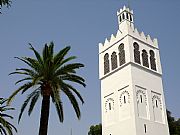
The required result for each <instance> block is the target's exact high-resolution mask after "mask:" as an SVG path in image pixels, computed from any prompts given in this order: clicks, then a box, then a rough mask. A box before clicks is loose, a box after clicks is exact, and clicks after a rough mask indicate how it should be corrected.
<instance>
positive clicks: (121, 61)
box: [118, 43, 126, 66]
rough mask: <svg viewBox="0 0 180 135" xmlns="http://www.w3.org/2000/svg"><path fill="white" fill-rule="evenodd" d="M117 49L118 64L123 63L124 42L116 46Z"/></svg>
mask: <svg viewBox="0 0 180 135" xmlns="http://www.w3.org/2000/svg"><path fill="white" fill-rule="evenodd" d="M118 49H119V65H120V66H121V65H123V64H125V62H126V61H125V50H124V44H123V43H121V44H120V45H119V47H118Z"/></svg>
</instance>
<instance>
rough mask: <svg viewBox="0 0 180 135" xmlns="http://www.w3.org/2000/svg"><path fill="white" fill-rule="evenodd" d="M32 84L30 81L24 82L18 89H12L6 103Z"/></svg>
mask: <svg viewBox="0 0 180 135" xmlns="http://www.w3.org/2000/svg"><path fill="white" fill-rule="evenodd" d="M32 86H33V84H32V83H31V82H29V83H26V84H24V85H22V86H21V87H19V89H17V90H16V91H14V92H13V93H12V95H11V96H10V97H9V98H8V101H7V104H8V105H9V104H10V102H11V101H12V100H13V98H14V97H15V96H16V95H17V94H18V93H19V92H20V91H22V93H24V92H25V91H26V90H28V89H29V88H30V87H32Z"/></svg>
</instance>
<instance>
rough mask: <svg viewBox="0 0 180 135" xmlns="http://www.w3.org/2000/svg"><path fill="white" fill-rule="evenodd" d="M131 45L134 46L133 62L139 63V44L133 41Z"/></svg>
mask: <svg viewBox="0 0 180 135" xmlns="http://www.w3.org/2000/svg"><path fill="white" fill-rule="evenodd" d="M133 46H134V62H136V63H138V64H141V59H140V51H139V45H138V43H136V42H134V43H133Z"/></svg>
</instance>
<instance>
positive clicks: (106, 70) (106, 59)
mask: <svg viewBox="0 0 180 135" xmlns="http://www.w3.org/2000/svg"><path fill="white" fill-rule="evenodd" d="M107 73H109V54H108V53H106V54H105V55H104V74H107Z"/></svg>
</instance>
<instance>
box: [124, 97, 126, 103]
mask: <svg viewBox="0 0 180 135" xmlns="http://www.w3.org/2000/svg"><path fill="white" fill-rule="evenodd" d="M124 103H125V104H126V96H124Z"/></svg>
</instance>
